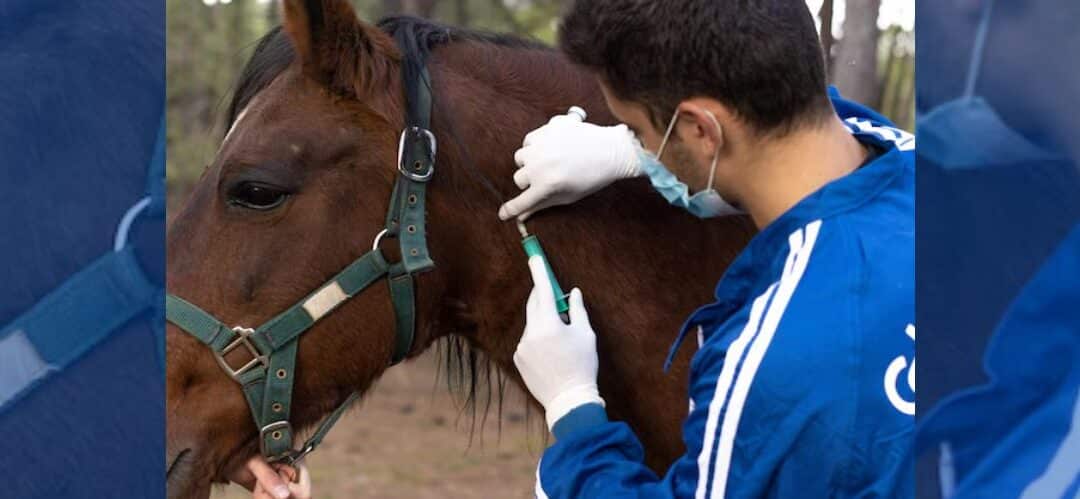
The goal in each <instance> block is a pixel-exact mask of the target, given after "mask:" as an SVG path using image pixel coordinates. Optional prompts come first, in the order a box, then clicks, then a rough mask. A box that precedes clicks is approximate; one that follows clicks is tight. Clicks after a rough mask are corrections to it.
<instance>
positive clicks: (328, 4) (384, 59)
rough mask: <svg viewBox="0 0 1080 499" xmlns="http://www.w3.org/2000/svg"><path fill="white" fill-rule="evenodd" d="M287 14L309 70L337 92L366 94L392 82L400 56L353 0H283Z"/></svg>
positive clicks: (289, 30) (290, 31)
mask: <svg viewBox="0 0 1080 499" xmlns="http://www.w3.org/2000/svg"><path fill="white" fill-rule="evenodd" d="M282 11H283V13H282V14H283V15H282V18H283V19H284V20H285V22H284V24H285V31H286V32H287V33H288V34H289V38H290V39H292V42H293V46H294V47H295V49H296V54H297V57H298V58H299V62H300V64H301V65H302V66H303V69H304V73H305V74H306V75H308V76H309V77H311V78H313V79H315V80H316V81H318V82H319V83H322V84H323V85H326V86H327V87H329V88H330V89H331V90H333V91H334V92H337V93H340V94H342V95H346V96H349V97H361V96H363V95H366V94H368V93H369V92H371V91H373V90H376V89H378V88H386V87H385V86H386V85H387V84H388V83H389V82H390V81H391V78H392V74H393V73H392V72H393V71H394V69H395V68H396V63H397V62H398V61H399V60H400V59H401V54H400V52H399V51H398V49H397V46H396V45H395V43H394V40H393V39H392V38H390V36H388V35H387V34H386V33H383V32H382V30H380V29H378V28H377V27H375V26H372V25H370V24H367V23H365V22H363V21H361V20H360V19H358V18H357V17H356V12H355V11H353V8H352V6H351V5H349V2H348V0H284V1H283V2H282Z"/></svg>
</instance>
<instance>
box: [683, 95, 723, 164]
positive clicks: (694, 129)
mask: <svg viewBox="0 0 1080 499" xmlns="http://www.w3.org/2000/svg"><path fill="white" fill-rule="evenodd" d="M713 108H715V106H710V105H709V103H708V102H703V101H701V100H699V99H689V100H685V101H683V102H681V103H680V104H679V108H678V109H679V113H680V115H681V118H680V119H679V124H678V130H677V132H678V133H679V138H680V139H681V140H682V141H683V142H684V143H686V144H698V147H699V150H698V151H696V152H698V153H699V154H702V155H703V156H710V157H711V156H712V155H714V154H715V153H716V150H717V149H720V148H723V147H724V131H725V130H724V128H725V127H724V125H723V122H722V121H721V116H724V117H726V116H727V115H728V113H727V111H726V109H722V108H720V109H713ZM718 114H719V116H718Z"/></svg>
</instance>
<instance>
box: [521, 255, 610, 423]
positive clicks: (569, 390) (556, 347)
mask: <svg viewBox="0 0 1080 499" xmlns="http://www.w3.org/2000/svg"><path fill="white" fill-rule="evenodd" d="M529 270H530V271H531V272H532V278H533V290H532V293H531V294H530V295H529V301H528V303H527V304H526V305H525V334H523V335H522V336H521V342H519V343H518V346H517V351H515V352H514V364H515V365H516V366H517V368H518V372H520V373H521V377H522V379H524V380H525V386H527V387H528V388H529V392H530V393H532V395H533V397H536V400H537V401H539V402H540V404H541V405H543V406H544V417H545V419H546V420H547V425H548V428H549V429H550V428H552V427H553V426H554V425H555V422H556V421H558V420H559V419H560V418H562V417H563V416H565V415H566V414H567V413H568V412H570V411H571V410H573V409H576V408H577V407H580V406H581V405H584V404H588V403H593V402H595V403H598V404H600V405H603V404H604V399H602V398H600V391H599V390H598V389H597V387H596V372H597V370H598V368H599V366H598V363H599V361H598V360H597V357H596V333H594V332H593V329H592V326H591V325H589V316H588V314H587V313H586V312H585V302H584V301H583V300H582V297H581V290H580V289H577V288H574V290H573V291H571V292H570V324H569V325H567V324H565V323H563V321H562V319H560V318H559V312H558V310H556V308H555V294H554V293H553V292H552V290H551V284H550V282H549V281H548V274H547V268H546V267H545V266H544V260H543V259H541V258H540V257H538V256H534V257H532V258H529Z"/></svg>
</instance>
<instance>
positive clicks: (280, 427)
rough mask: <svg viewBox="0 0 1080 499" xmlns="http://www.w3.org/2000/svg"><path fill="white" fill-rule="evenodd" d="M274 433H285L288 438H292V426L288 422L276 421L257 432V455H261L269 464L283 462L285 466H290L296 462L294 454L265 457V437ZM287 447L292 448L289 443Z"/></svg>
mask: <svg viewBox="0 0 1080 499" xmlns="http://www.w3.org/2000/svg"><path fill="white" fill-rule="evenodd" d="M275 431H287V432H288V434H289V436H290V438H291V437H292V425H291V424H289V422H288V421H276V422H273V423H270V424H268V425H266V426H263V427H262V429H260V430H259V454H262V455H263V456H264V457H266V458H267V459H268V460H270V461H271V462H278V461H285V464H292V463H295V462H296V459H297V458H296V457H295V452H292V451H290V452H287V453H285V454H283V455H280V456H267V455H266V435H268V434H270V433H273V432H275ZM289 447H292V443H291V442H290V444H289Z"/></svg>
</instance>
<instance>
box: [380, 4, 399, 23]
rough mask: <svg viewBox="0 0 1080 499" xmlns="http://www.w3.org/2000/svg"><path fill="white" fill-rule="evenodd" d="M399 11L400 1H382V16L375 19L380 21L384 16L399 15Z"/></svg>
mask: <svg viewBox="0 0 1080 499" xmlns="http://www.w3.org/2000/svg"><path fill="white" fill-rule="evenodd" d="M401 10H402V9H401V0H382V14H380V15H379V16H377V17H379V18H380V19H381V18H383V17H386V16H391V15H394V14H400V13H401Z"/></svg>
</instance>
